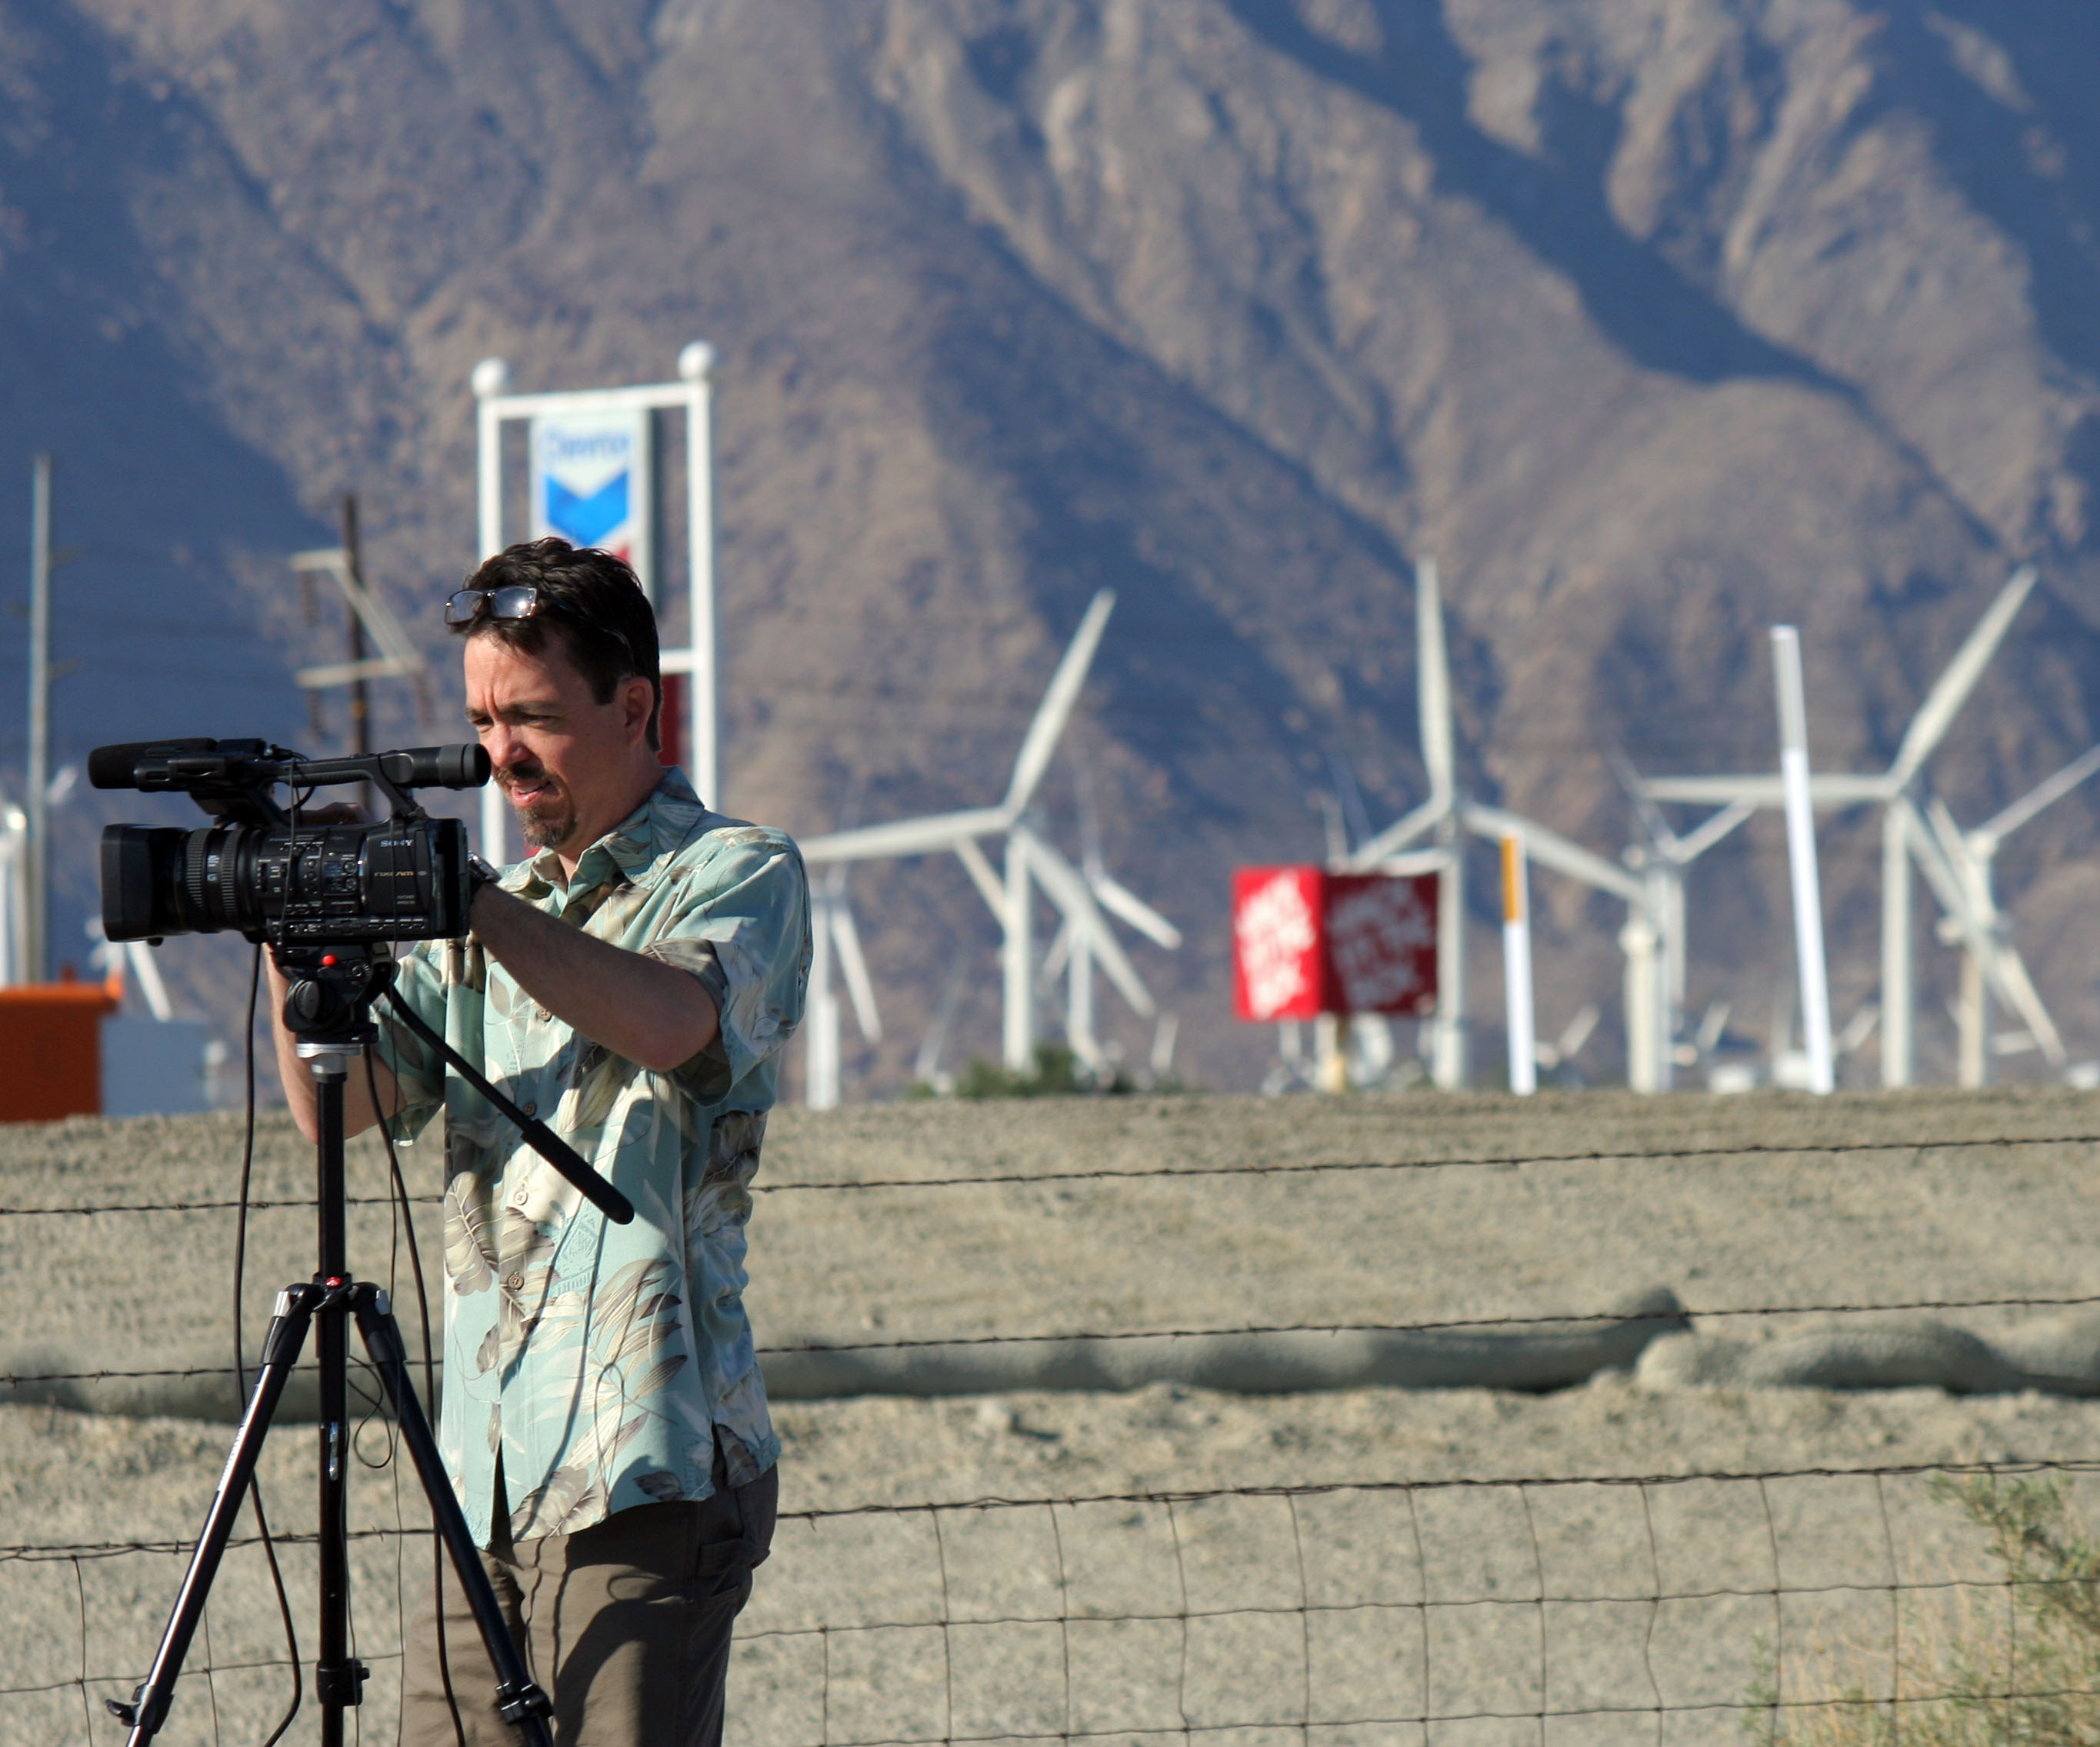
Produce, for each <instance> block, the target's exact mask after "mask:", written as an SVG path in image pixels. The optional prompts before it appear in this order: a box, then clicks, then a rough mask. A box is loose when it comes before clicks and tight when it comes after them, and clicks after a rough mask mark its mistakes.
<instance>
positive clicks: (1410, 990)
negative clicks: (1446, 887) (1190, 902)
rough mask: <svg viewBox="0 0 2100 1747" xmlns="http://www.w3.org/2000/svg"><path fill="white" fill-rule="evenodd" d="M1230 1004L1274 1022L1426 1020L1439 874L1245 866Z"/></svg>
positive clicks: (1238, 876) (1236, 892) (1237, 896)
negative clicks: (1385, 1016) (1336, 1016)
mask: <svg viewBox="0 0 2100 1747" xmlns="http://www.w3.org/2000/svg"><path fill="white" fill-rule="evenodd" d="M1435 1005H1436V875H1434V874H1416V875H1412V876H1404V877H1401V876H1393V875H1392V874H1376V873H1371V874H1338V873H1329V872H1327V871H1326V870H1325V869H1324V868H1319V867H1242V868H1241V869H1240V870H1239V871H1237V872H1236V873H1235V874H1234V875H1233V1008H1234V1010H1235V1011H1236V1012H1237V1014H1238V1015H1239V1017H1241V1018H1242V1019H1246V1020H1251V1021H1256V1022H1267V1021H1272V1020H1278V1019H1310V1018H1312V1017H1313V1016H1314V1015H1315V1014H1318V1013H1410V1014H1413V1013H1423V1012H1428V1011H1429V1010H1430V1009H1431V1008H1433V1007H1434V1006H1435Z"/></svg>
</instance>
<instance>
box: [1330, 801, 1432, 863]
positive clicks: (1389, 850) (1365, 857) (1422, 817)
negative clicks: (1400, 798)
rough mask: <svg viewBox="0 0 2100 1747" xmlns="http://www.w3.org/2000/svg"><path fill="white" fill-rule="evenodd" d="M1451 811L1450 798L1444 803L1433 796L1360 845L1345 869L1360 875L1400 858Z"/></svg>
mask: <svg viewBox="0 0 2100 1747" xmlns="http://www.w3.org/2000/svg"><path fill="white" fill-rule="evenodd" d="M1450 810H1451V797H1450V796H1448V795H1446V796H1443V797H1442V798H1441V799H1438V798H1436V797H1434V796H1432V798H1431V799H1429V800H1427V801H1423V803H1422V805H1420V806H1418V807H1417V808H1415V809H1414V811H1412V812H1411V813H1407V814H1403V815H1402V816H1401V818H1397V819H1396V820H1395V821H1394V822H1393V823H1392V824H1390V825H1388V826H1387V827H1386V828H1385V829H1384V830H1383V831H1382V832H1379V834H1378V835H1377V836H1375V837H1374V838H1372V839H1371V840H1370V842H1369V843H1363V844H1359V845H1357V849H1356V851H1355V853H1354V854H1352V855H1351V856H1350V857H1349V858H1348V860H1347V861H1345V862H1343V864H1342V865H1343V867H1344V868H1346V869H1348V870H1350V871H1354V872H1357V873H1361V872H1364V871H1367V870H1369V869H1371V868H1374V867H1377V866H1378V864H1379V862H1382V861H1384V860H1386V859H1387V858H1388V857H1390V856H1394V855H1397V854H1399V853H1400V852H1401V850H1402V849H1405V848H1406V847H1407V846H1408V845H1410V843H1413V842H1414V841H1415V840H1416V839H1418V838H1419V837H1423V836H1427V835H1428V834H1429V832H1431V831H1432V830H1434V829H1435V828H1436V823H1437V822H1438V821H1439V820H1440V819H1441V818H1443V817H1444V815H1445V814H1447V813H1449V811H1450Z"/></svg>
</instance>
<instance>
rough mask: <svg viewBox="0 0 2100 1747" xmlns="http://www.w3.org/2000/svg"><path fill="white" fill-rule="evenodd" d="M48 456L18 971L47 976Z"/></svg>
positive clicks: (38, 530) (35, 492)
mask: <svg viewBox="0 0 2100 1747" xmlns="http://www.w3.org/2000/svg"><path fill="white" fill-rule="evenodd" d="M28 787H29V793H28V794H27V795H26V796H24V797H23V805H24V809H25V810H26V812H27V814H28V818H29V824H28V830H27V833H26V835H27V837H28V842H27V844H26V845H24V847H25V848H26V849H27V850H28V858H27V866H26V869H25V871H26V873H27V875H28V877H27V878H26V879H25V880H24V882H23V884H24V887H25V888H26V891H25V894H24V895H25V897H26V898H27V902H25V903H24V906H23V911H22V957H21V966H20V971H19V972H18V973H17V974H18V975H20V977H21V979H22V981H23V982H43V981H44V979H45V978H46V977H47V976H49V975H50V973H51V967H50V964H49V962H48V957H47V953H48V947H47V945H46V942H48V940H49V938H50V929H49V926H48V924H49V920H50V916H51V457H50V456H48V455H39V456H38V457H37V459H36V473H35V483H34V484H33V488H32V495H31V499H30V514H29V771H28Z"/></svg>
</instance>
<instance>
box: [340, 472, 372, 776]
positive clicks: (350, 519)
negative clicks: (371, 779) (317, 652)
mask: <svg viewBox="0 0 2100 1747" xmlns="http://www.w3.org/2000/svg"><path fill="white" fill-rule="evenodd" d="M342 561H343V564H344V567H346V569H347V570H348V571H350V580H351V582H353V583H354V584H355V585H356V586H357V588H358V589H359V591H360V593H361V592H363V590H364V554H363V552H362V550H361V549H360V546H359V545H358V536H357V493H356V492H344V493H343V494H342ZM347 616H348V618H349V620H350V663H351V667H352V668H354V669H356V670H358V671H357V677H355V678H354V679H353V680H351V682H350V749H351V752H352V753H353V754H354V755H355V756H356V757H360V758H361V757H364V754H365V753H367V752H370V751H371V750H372V711H371V700H370V695H369V694H368V692H367V691H366V690H365V684H364V672H363V664H364V618H363V617H362V615H360V613H359V612H358V611H357V609H356V607H355V606H354V605H353V606H352V607H351V610H350V612H349V614H348V615H347ZM358 795H359V798H360V800H362V801H363V802H364V811H365V816H366V817H367V818H370V817H371V816H372V815H373V810H374V809H375V806H376V805H377V803H376V801H375V800H374V797H373V792H372V785H371V784H370V783H364V784H363V785H361V786H360V788H359V790H358Z"/></svg>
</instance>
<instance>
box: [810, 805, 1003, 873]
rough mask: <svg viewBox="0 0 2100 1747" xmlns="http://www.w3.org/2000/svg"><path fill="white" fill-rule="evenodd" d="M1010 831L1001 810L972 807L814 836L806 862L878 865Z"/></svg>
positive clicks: (952, 847)
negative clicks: (895, 857)
mask: <svg viewBox="0 0 2100 1747" xmlns="http://www.w3.org/2000/svg"><path fill="white" fill-rule="evenodd" d="M1005 829H1006V813H1005V810H1004V809H1003V808H999V807H972V808H969V809H968V810H965V811H964V812H960V813H936V814H931V815H929V817H927V818H921V819H897V820H894V821H893V822H892V823H889V824H887V825H863V826H862V827H860V828H859V829H858V831H835V832H832V833H831V834H830V835H829V836H823V837H811V838H810V839H808V840H805V842H804V843H803V844H802V845H801V849H802V859H803V860H804V861H805V862H875V861H882V860H885V859H887V858H890V857H893V856H901V855H933V854H938V853H939V852H940V851H941V850H942V849H954V848H955V845H957V844H959V843H962V842H966V841H968V840H969V839H971V838H973V837H989V836H991V835H992V834H993V833H994V832H1002V831H1004V830H1005Z"/></svg>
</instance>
